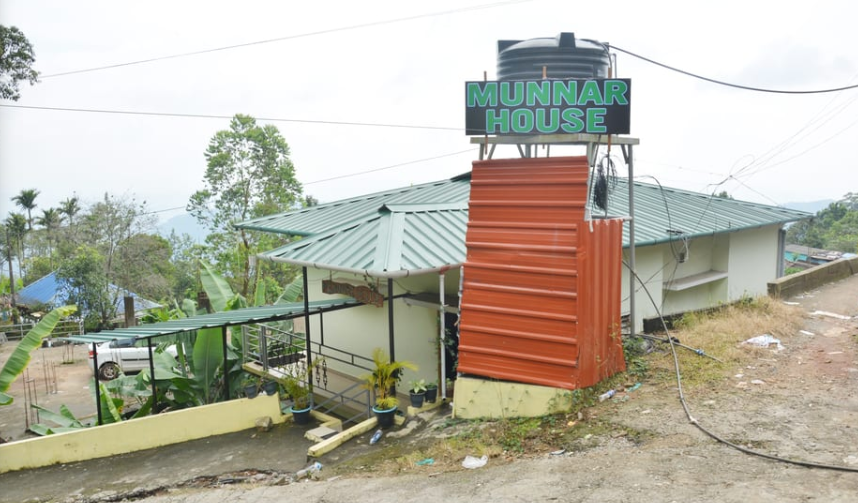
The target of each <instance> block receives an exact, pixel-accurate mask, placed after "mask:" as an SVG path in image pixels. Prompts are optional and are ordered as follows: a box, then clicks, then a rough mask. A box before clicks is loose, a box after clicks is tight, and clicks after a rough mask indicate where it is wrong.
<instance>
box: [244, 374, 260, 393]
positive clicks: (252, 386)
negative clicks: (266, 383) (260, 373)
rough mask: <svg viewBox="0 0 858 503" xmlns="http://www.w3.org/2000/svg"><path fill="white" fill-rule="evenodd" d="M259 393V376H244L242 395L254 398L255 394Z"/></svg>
mask: <svg viewBox="0 0 858 503" xmlns="http://www.w3.org/2000/svg"><path fill="white" fill-rule="evenodd" d="M258 394H259V378H258V377H251V376H248V377H245V378H244V396H246V397H247V398H256V395H258Z"/></svg>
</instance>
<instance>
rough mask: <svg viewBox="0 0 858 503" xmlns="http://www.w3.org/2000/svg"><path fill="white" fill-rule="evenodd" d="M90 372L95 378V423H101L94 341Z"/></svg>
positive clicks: (96, 357)
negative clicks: (96, 415) (96, 417)
mask: <svg viewBox="0 0 858 503" xmlns="http://www.w3.org/2000/svg"><path fill="white" fill-rule="evenodd" d="M92 372H93V374H94V375H93V377H94V378H95V409H96V411H97V412H98V419H96V421H97V422H96V423H95V425H96V426H98V425H100V424H101V389H100V387H99V385H98V351H97V348H96V346H95V343H94V342H93V343H92Z"/></svg>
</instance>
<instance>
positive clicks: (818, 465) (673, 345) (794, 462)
mask: <svg viewBox="0 0 858 503" xmlns="http://www.w3.org/2000/svg"><path fill="white" fill-rule="evenodd" d="M623 264H625V266H626V268H627V269H628V270H629V271H630V272H631V273H632V274H634V275H635V278H636V279H637V280H638V281H640V277H639V276H638V274H637V273H636V272H635V271H632V269H631V267H629V264H628V263H626V261H625V260H624V261H623ZM641 286H642V287H643V289H644V292H646V295H647V297H649V300H650V302H651V303H652V305H653V307H654V308H655V311H656V313H657V314H658V318H659V319H660V320H661V324H662V325H663V326H664V331H665V333H666V334H667V341H662V342H668V343H669V344H670V350H671V352H672V353H673V365H674V369H675V370H676V387H677V389H678V390H679V403H680V404H682V408H683V409H684V410H685V415H686V417H688V421H689V422H690V423H691V424H693V425H694V426H696V427H697V429H699V430H700V431H702V432H703V433H705V434H706V435H708V436H709V437H711V438H712V439H713V440H715V441H717V442H721V443H722V444H724V445H728V446H730V447H732V448H734V449H736V450H738V451H740V452H743V453H745V454H750V455H751V456H757V457H760V458H765V459H770V460H772V461H778V462H781V463H788V464H791V465H797V466H804V467H806V468H823V469H825V470H837V471H842V472H853V473H858V468H852V467H849V466H840V465H827V464H823V463H813V462H810V461H800V460H795V459H788V458H782V457H779V456H773V455H771V454H766V453H763V452H760V451H755V450H753V449H748V448H747V447H742V446H740V445H736V444H734V443H732V442H730V441H729V440H726V439H724V438H721V437H719V436H718V435H716V434H715V433H713V432H711V431H709V430H708V429H706V428H705V427H703V426H701V425H700V423H699V422H698V421H697V419H695V418H694V417H693V416H692V415H691V411H690V410H689V409H688V403H687V402H686V401H685V394H684V393H683V391H682V375H681V374H680V372H679V357H678V356H677V355H676V346H678V345H679V344H678V343H676V342H675V341H674V338H673V337H671V336H670V331H669V330H668V328H667V322H666V321H665V320H664V317H663V316H662V315H661V310H660V309H659V308H658V305H656V303H655V300H654V299H653V298H652V295H650V293H649V289H648V288H647V287H646V284H645V283H643V282H641ZM631 321H632V323H634V320H631Z"/></svg>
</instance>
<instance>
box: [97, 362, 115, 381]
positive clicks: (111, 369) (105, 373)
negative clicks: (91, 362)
mask: <svg viewBox="0 0 858 503" xmlns="http://www.w3.org/2000/svg"><path fill="white" fill-rule="evenodd" d="M98 377H99V378H101V380H102V381H112V380H113V379H116V378H117V377H119V365H117V364H115V363H113V362H109V363H105V364H104V365H102V366H101V368H100V369H98Z"/></svg>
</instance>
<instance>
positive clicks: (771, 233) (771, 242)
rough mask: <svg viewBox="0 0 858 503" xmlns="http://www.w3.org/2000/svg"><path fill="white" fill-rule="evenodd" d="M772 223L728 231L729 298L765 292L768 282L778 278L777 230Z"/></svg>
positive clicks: (753, 295)
mask: <svg viewBox="0 0 858 503" xmlns="http://www.w3.org/2000/svg"><path fill="white" fill-rule="evenodd" d="M779 229H780V227H779V226H776V225H772V226H768V227H763V228H761V229H755V230H753V231H747V232H736V233H733V234H731V235H730V279H729V284H728V288H729V298H730V300H731V301H732V300H738V299H740V298H742V296H743V295H745V296H751V297H757V296H760V295H766V293H767V283H768V282H769V281H773V280H775V279H777V273H778V261H779V260H783V258H782V257H778V230H779Z"/></svg>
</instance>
